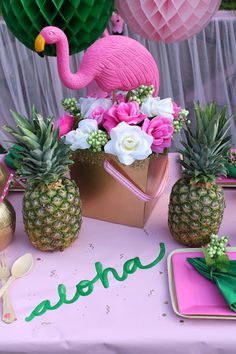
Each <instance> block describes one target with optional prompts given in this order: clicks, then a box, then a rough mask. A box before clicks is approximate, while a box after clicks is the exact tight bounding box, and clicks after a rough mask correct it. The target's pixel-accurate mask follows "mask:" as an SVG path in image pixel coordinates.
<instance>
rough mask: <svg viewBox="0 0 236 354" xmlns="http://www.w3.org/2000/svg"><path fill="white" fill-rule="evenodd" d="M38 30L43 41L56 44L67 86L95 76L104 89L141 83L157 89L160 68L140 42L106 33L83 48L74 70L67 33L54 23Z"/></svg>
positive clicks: (128, 87) (79, 85)
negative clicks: (74, 71) (79, 61)
mask: <svg viewBox="0 0 236 354" xmlns="http://www.w3.org/2000/svg"><path fill="white" fill-rule="evenodd" d="M40 34H41V35H42V37H43V38H44V40H45V43H46V44H52V43H55V44H56V48H57V65H58V72H59V76H60V78H61V80H62V82H63V83H64V85H65V86H67V87H68V88H71V89H74V90H77V89H81V88H83V87H86V86H87V85H88V84H89V83H90V82H92V81H93V80H95V81H96V82H97V84H98V86H99V87H100V88H101V89H102V90H103V91H106V92H110V91H113V90H117V89H119V90H122V91H129V90H132V89H135V88H137V87H138V86H140V85H146V86H148V85H154V87H155V92H154V94H155V95H156V94H157V93H158V89H159V72H158V68H157V64H156V62H155V60H154V58H153V56H152V55H151V53H150V52H149V51H148V50H147V49H146V48H145V47H144V46H143V45H142V44H140V43H139V42H137V41H135V40H134V39H132V38H129V37H126V36H105V37H103V38H100V39H98V40H97V41H96V42H95V43H94V44H92V45H91V46H90V47H89V48H88V49H87V50H86V52H85V54H84V56H83V59H82V61H81V64H80V68H79V70H78V71H77V73H71V71H70V67H69V47H68V40H67V37H66V35H65V34H64V32H63V31H62V30H60V29H59V28H57V27H53V26H48V27H45V28H44V29H43V30H42V31H41V32H40Z"/></svg>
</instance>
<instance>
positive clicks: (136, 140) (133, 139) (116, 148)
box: [104, 122, 153, 165]
mask: <svg viewBox="0 0 236 354" xmlns="http://www.w3.org/2000/svg"><path fill="white" fill-rule="evenodd" d="M110 137H111V140H110V141H108V143H107V144H106V145H105V146H104V150H105V152H106V153H108V154H112V155H116V156H117V158H118V160H119V161H120V162H121V163H123V164H125V165H131V164H132V163H133V162H134V161H135V160H143V159H146V158H147V157H148V156H149V155H150V154H151V153H152V150H151V145H152V142H153V137H152V136H150V135H148V134H147V133H145V132H144V131H142V129H141V128H140V127H138V126H131V125H129V124H127V123H125V122H121V123H119V124H118V125H117V126H116V127H115V128H113V129H112V130H111V132H110Z"/></svg>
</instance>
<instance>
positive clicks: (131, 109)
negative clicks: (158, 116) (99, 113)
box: [103, 101, 146, 133]
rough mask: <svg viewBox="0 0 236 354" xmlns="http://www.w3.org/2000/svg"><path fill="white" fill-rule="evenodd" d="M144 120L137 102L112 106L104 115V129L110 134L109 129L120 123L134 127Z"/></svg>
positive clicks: (144, 116)
mask: <svg viewBox="0 0 236 354" xmlns="http://www.w3.org/2000/svg"><path fill="white" fill-rule="evenodd" d="M144 118H146V115H145V114H141V113H140V110H139V105H138V103H137V102H135V101H132V102H127V103H126V102H121V103H119V104H114V105H113V106H112V107H111V108H109V109H108V110H107V111H106V112H105V113H104V123H103V126H104V128H105V129H106V130H107V131H108V133H110V131H111V129H112V128H114V127H116V126H117V124H119V123H121V122H126V123H127V124H129V125H136V124H138V123H140V122H142V121H143V120H144Z"/></svg>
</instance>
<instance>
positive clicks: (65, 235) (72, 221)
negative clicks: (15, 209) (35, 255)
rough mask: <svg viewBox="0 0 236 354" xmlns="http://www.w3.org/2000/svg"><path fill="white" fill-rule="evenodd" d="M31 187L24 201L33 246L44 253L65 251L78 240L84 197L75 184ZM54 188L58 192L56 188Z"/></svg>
mask: <svg viewBox="0 0 236 354" xmlns="http://www.w3.org/2000/svg"><path fill="white" fill-rule="evenodd" d="M58 184H59V186H58V185H56V188H55V187H54V186H53V185H38V186H37V187H36V188H35V187H29V188H28V189H27V190H26V192H25V195H24V200H23V220H24V225H25V229H26V232H27V234H28V236H29V239H30V241H31V243H32V245H33V246H35V247H36V248H37V249H39V250H41V251H63V250H64V249H65V248H66V247H68V246H70V245H71V243H72V242H74V241H75V240H76V238H77V236H78V232H79V229H80V226H81V211H80V196H79V190H78V188H77V186H76V184H75V182H74V181H72V180H70V179H67V178H64V179H61V180H60V181H59V183H58ZM53 187H54V188H53Z"/></svg>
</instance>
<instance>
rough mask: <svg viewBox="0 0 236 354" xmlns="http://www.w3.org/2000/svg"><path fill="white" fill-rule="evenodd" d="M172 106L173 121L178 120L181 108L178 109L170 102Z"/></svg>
mask: <svg viewBox="0 0 236 354" xmlns="http://www.w3.org/2000/svg"><path fill="white" fill-rule="evenodd" d="M172 104H173V109H174V114H173V116H174V118H175V119H178V118H179V113H180V111H181V107H179V106H178V105H177V104H176V103H175V102H174V101H173V102H172Z"/></svg>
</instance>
